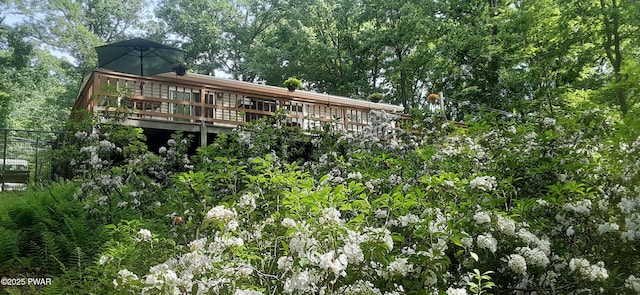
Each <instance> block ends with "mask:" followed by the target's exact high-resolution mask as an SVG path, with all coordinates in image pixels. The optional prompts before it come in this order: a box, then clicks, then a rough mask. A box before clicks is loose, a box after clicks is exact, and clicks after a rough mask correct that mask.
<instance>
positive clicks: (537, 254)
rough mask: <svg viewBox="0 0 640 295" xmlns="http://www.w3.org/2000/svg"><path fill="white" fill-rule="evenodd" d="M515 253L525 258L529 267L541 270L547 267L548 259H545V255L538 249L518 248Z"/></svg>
mask: <svg viewBox="0 0 640 295" xmlns="http://www.w3.org/2000/svg"><path fill="white" fill-rule="evenodd" d="M516 251H518V252H519V253H520V254H521V255H522V256H524V258H526V260H527V262H528V263H529V265H533V266H540V267H542V268H544V267H547V265H549V258H548V257H547V254H545V253H544V252H543V251H542V250H540V249H538V248H533V249H531V248H529V247H520V248H517V249H516Z"/></svg>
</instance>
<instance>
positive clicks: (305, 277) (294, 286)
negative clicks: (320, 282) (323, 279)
mask: <svg viewBox="0 0 640 295" xmlns="http://www.w3.org/2000/svg"><path fill="white" fill-rule="evenodd" d="M316 280H317V277H316V276H315V275H313V274H312V273H310V272H309V271H308V270H305V271H303V272H300V273H295V274H293V275H291V277H290V278H288V279H287V280H286V281H285V282H284V287H283V289H284V292H285V293H288V294H291V293H311V292H310V291H311V285H312V284H314V283H315V282H316ZM296 291H299V292H296Z"/></svg>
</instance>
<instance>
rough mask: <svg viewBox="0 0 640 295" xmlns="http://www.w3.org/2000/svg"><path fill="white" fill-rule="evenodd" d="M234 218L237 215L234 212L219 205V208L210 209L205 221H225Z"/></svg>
mask: <svg viewBox="0 0 640 295" xmlns="http://www.w3.org/2000/svg"><path fill="white" fill-rule="evenodd" d="M236 216H237V213H236V212H235V211H231V210H229V209H226V208H225V207H224V206H222V205H220V206H216V207H213V208H211V210H209V212H207V215H206V216H205V219H212V220H214V221H225V220H229V219H232V218H235V217H236Z"/></svg>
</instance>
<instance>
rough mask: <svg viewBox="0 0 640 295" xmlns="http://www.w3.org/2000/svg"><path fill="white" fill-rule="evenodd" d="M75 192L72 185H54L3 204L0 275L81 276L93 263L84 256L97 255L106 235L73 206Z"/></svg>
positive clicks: (0, 234) (89, 258)
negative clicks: (68, 274)
mask: <svg viewBox="0 0 640 295" xmlns="http://www.w3.org/2000/svg"><path fill="white" fill-rule="evenodd" d="M74 191H75V188H74V186H73V185H71V184H57V185H52V186H51V188H50V189H49V190H47V191H26V192H24V193H21V194H19V195H16V197H15V199H13V201H14V202H9V201H6V200H5V201H4V204H3V205H4V208H6V218H5V219H6V220H0V221H1V222H0V265H1V266H0V271H3V272H4V271H7V270H11V271H13V272H15V273H22V274H29V275H34V276H37V275H42V276H50V275H60V274H64V273H68V272H70V271H73V272H75V271H76V270H75V269H78V271H83V269H84V268H85V267H86V266H87V265H89V264H90V263H91V260H92V258H91V257H89V256H88V255H87V254H86V253H87V252H88V253H96V252H97V249H98V247H99V246H100V245H101V244H102V243H103V241H104V238H103V237H104V235H102V234H101V231H100V228H101V227H100V226H98V225H97V224H96V222H95V221H93V220H92V219H90V218H88V217H87V216H86V215H85V213H84V210H82V207H81V206H82V204H80V203H78V202H76V201H75V200H73V192H74ZM0 213H1V212H0ZM0 217H1V215H0ZM96 231H97V232H96ZM5 268H6V269H5Z"/></svg>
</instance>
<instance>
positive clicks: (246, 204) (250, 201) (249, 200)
mask: <svg viewBox="0 0 640 295" xmlns="http://www.w3.org/2000/svg"><path fill="white" fill-rule="evenodd" d="M238 206H240V207H241V208H245V209H249V210H251V211H253V209H255V208H256V199H254V198H253V196H252V195H250V194H244V195H242V196H241V197H240V200H239V201H238Z"/></svg>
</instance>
